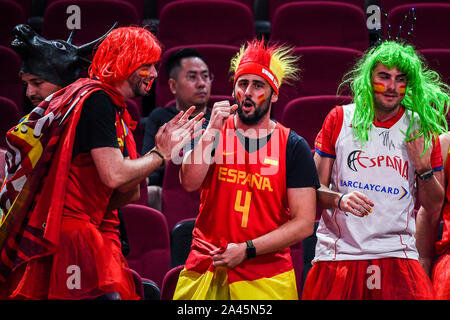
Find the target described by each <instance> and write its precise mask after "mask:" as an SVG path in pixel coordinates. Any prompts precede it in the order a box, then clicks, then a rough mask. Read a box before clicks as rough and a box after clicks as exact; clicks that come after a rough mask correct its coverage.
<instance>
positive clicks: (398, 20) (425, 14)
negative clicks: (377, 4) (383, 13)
mask: <svg viewBox="0 0 450 320" xmlns="http://www.w3.org/2000/svg"><path fill="white" fill-rule="evenodd" d="M413 7H414V9H415V11H416V18H417V20H416V23H415V24H414V31H413V32H412V33H411V36H410V39H409V42H411V43H412V44H413V45H414V46H415V47H416V48H417V49H432V48H433V49H437V48H441V49H450V38H449V37H447V36H446V33H447V32H448V31H449V30H450V4H448V3H433V4H431V3H429V4H428V3H417V4H407V5H401V6H398V7H395V8H394V9H392V10H391V11H390V12H389V15H388V19H389V23H390V24H391V26H392V27H391V32H390V34H391V37H393V38H395V37H397V34H398V30H399V26H400V25H401V24H402V23H403V21H404V18H405V15H407V14H408V12H409V11H410V10H411V8H413ZM410 21H411V18H410V19H409V20H408V22H407V23H405V25H403V30H402V33H401V35H400V38H403V39H405V38H406V37H407V33H408V31H409V29H410ZM383 29H384V34H385V38H386V36H387V28H386V27H383Z"/></svg>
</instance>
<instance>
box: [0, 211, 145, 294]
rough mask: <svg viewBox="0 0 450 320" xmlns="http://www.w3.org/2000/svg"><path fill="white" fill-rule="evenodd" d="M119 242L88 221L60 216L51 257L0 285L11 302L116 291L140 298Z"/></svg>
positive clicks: (29, 265)
mask: <svg viewBox="0 0 450 320" xmlns="http://www.w3.org/2000/svg"><path fill="white" fill-rule="evenodd" d="M126 267H127V264H126V261H125V258H124V257H123V255H122V252H121V249H120V247H119V246H118V242H117V241H114V240H113V239H111V237H109V236H103V235H102V233H101V232H100V231H99V230H98V229H97V227H95V225H93V224H92V223H90V222H89V221H85V220H81V219H76V218H72V217H67V216H64V217H63V221H62V226H61V235H60V240H59V245H58V247H57V249H56V252H55V253H54V254H53V255H50V256H46V257H41V258H37V259H32V260H31V261H29V262H27V263H25V264H23V265H21V266H20V267H19V268H17V269H16V270H14V272H13V274H12V275H11V277H10V278H9V281H7V282H6V283H4V284H2V285H1V286H0V296H2V297H5V293H6V292H8V298H13V299H74V300H76V299H93V298H96V297H99V296H102V295H104V294H106V293H111V292H118V293H119V294H120V295H121V297H122V299H139V296H138V295H137V293H136V289H135V286H134V281H133V277H132V275H131V274H130V273H129V272H128V271H127V270H126Z"/></svg>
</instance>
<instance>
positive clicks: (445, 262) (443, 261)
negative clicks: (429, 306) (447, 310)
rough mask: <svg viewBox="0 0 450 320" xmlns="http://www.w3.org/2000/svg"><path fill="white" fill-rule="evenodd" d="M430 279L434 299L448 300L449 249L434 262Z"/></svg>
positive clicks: (449, 278) (449, 296)
mask: <svg viewBox="0 0 450 320" xmlns="http://www.w3.org/2000/svg"><path fill="white" fill-rule="evenodd" d="M432 279H433V287H434V294H435V296H436V299H442V300H450V250H447V251H446V252H445V253H444V254H443V255H442V256H440V257H439V258H438V260H437V261H436V263H435V264H434V267H433V273H432Z"/></svg>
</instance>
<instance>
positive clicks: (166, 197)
mask: <svg viewBox="0 0 450 320" xmlns="http://www.w3.org/2000/svg"><path fill="white" fill-rule="evenodd" d="M180 167H181V165H179V164H174V163H173V162H172V161H169V162H168V163H167V164H166V168H165V170H164V178H163V185H162V191H161V211H162V213H163V214H164V216H165V217H166V219H167V225H168V229H167V231H168V232H170V231H171V230H172V229H173V228H174V227H175V225H176V224H177V223H178V222H179V221H181V220H183V219H190V218H196V217H197V215H198V210H199V206H200V192H199V191H193V192H187V191H186V190H184V189H183V187H182V186H181V184H180V181H179V178H178V171H179V170H180Z"/></svg>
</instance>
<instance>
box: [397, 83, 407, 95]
mask: <svg viewBox="0 0 450 320" xmlns="http://www.w3.org/2000/svg"><path fill="white" fill-rule="evenodd" d="M398 93H399V95H401V96H404V95H405V93H406V85H404V86H401V87H400V88H399V92H398Z"/></svg>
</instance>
